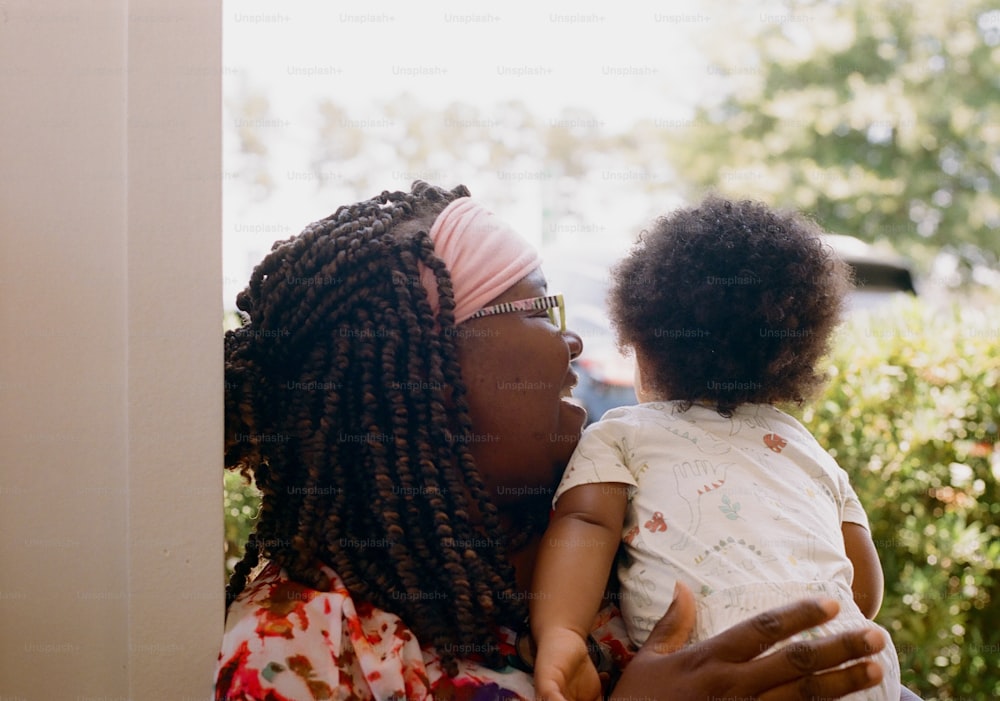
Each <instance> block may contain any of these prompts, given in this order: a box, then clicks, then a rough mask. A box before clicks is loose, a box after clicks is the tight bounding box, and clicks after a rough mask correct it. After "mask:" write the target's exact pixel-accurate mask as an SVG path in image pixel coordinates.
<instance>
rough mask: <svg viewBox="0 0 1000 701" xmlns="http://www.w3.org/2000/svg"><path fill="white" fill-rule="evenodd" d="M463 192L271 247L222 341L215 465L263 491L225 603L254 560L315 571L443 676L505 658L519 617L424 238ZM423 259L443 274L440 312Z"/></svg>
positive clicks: (330, 224) (308, 576) (445, 300)
mask: <svg viewBox="0 0 1000 701" xmlns="http://www.w3.org/2000/svg"><path fill="white" fill-rule="evenodd" d="M468 194H469V192H468V190H467V189H466V188H465V187H464V186H459V187H457V188H455V189H453V190H451V191H446V190H443V189H440V188H437V187H432V186H430V185H427V184H426V183H423V182H420V181H417V182H416V183H414V184H413V187H412V188H411V192H409V193H403V192H393V193H389V192H383V193H382V194H381V195H380V196H378V197H376V198H373V199H371V200H367V201H365V202H360V203H358V204H354V205H350V206H345V207H341V208H340V209H338V210H337V211H336V212H335V213H334V214H333V215H331V216H330V217H327V218H326V219H323V220H321V221H319V222H316V223H314V224H311V225H309V226H308V227H306V228H305V230H304V231H303V232H302V233H301V234H300V235H299V236H297V237H293V238H291V239H289V240H287V241H279V242H278V243H276V244H275V245H274V247H273V248H272V250H271V253H270V254H269V255H268V256H267V257H266V258H265V259H264V260H263V261H262V262H261V263H260V265H258V266H257V268H256V269H255V270H254V272H253V275H252V276H251V278H250V283H249V286H248V287H247V288H246V289H245V290H244V291H243V292H242V293H240V295H239V296H238V298H237V306H238V307H239V309H240V310H241V315H242V317H243V326H242V327H241V328H239V329H236V330H234V331H229V332H227V334H226V338H225V354H226V365H225V373H226V447H225V460H226V467H228V468H232V469H239V470H240V471H241V472H243V474H244V475H245V476H248V477H249V476H250V475H251V473H252V475H253V478H254V479H255V481H256V484H257V487H258V489H260V491H261V494H262V504H261V510H260V515H259V517H258V521H257V524H256V527H255V530H254V532H253V534H251V536H250V538H249V541H248V542H247V544H246V554H245V556H244V557H243V559H242V560H241V561H240V562H239V563H238V564H237V565H236V568H235V571H234V573H233V576H232V578H231V580H230V583H229V586H228V588H227V591H226V600H227V605H228V603H229V602H231V601H232V600H233V599H234V598H235V597H236V596H237V595H238V594H239V593H240V592H241V591H242V590H243V589H244V588H245V586H246V583H247V578H248V576H249V574H250V572H251V570H253V568H254V567H255V566H256V565H257V564H258V563H259V562H260V560H261V559H262V558H266V559H267V560H269V561H271V562H274V563H276V564H278V565H280V566H281V567H283V568H284V569H285V571H286V572H287V573H288V575H289V576H290V577H292V578H293V579H295V580H298V581H301V582H303V583H305V584H307V585H309V586H311V587H313V588H316V589H320V590H325V589H327V588H329V585H330V581H329V578H328V577H327V576H326V575H325V574H324V572H323V570H322V568H321V567H320V564H321V563H323V564H327V565H329V566H330V567H332V568H333V569H334V570H335V571H336V572H337V574H338V575H339V576H340V577H341V578H342V579H343V581H344V584H345V586H346V587H347V589H348V591H349V592H350V593H351V595H352V596H354V597H356V598H357V599H359V600H362V601H367V602H370V603H371V604H372V605H374V606H376V607H378V608H381V609H384V610H387V611H391V612H393V613H395V614H397V615H399V616H400V617H401V618H402V619H403V621H404V622H405V623H406V624H407V625H408V626H409V627H410V628H411V629H413V631H414V632H415V633H416V634H417V636H418V637H419V638H420V639H421V640H422V641H424V642H429V643H431V644H433V645H434V646H435V647H436V648H437V650H438V652H439V654H440V655H441V661H442V665H443V667H444V669H445V671H446V672H447V673H448V674H449V675H451V676H454V675H455V674H456V673H457V664H456V659H457V657H459V656H461V655H456V654H455V651H456V650H473V651H476V652H477V653H482V656H483V658H484V661H485V662H486V663H487V664H492V665H495V666H499V665H501V664H502V660H501V659H500V655H499V652H498V650H497V647H496V637H495V628H496V626H497V625H508V626H511V625H515V624H516V623H518V622H520V621H521V620H523V619H524V617H525V615H526V613H527V611H526V607H525V605H524V602H523V600H522V598H521V597H519V596H517V595H515V592H514V590H513V586H514V581H515V580H514V572H513V568H512V566H511V565H510V562H509V560H508V557H507V549H508V548H509V547H511V546H512V545H514V544H512V543H509V542H508V543H506V544H503V543H502V542H501V540H502V539H500V538H497V537H496V534H498V533H500V532H501V531H500V526H499V520H498V517H497V509H496V507H495V506H494V504H493V503H492V502H491V501H490V499H489V497H488V496H487V492H486V490H485V488H484V486H483V482H482V479H481V478H480V476H479V473H478V471H477V470H476V466H475V463H474V461H473V457H472V455H471V453H470V452H469V449H468V445H469V438H470V437H471V435H472V424H471V420H470V418H469V413H468V405H467V403H466V400H465V385H464V383H463V382H462V378H461V371H460V368H459V364H458V361H457V353H456V346H455V339H456V335H455V333H454V326H455V325H454V313H453V312H454V308H455V302H454V297H453V293H452V285H451V277H450V275H449V273H448V271H447V270H446V269H445V266H444V263H443V262H442V261H441V260H440V259H439V258H437V257H436V256H435V255H434V249H433V245H432V242H431V240H430V238H429V237H428V235H427V233H426V230H427V229H429V227H430V224H429V223H427V222H432V221H433V218H434V217H435V216H436V215H437V214H438V213H440V211H441V210H443V209H444V207H445V206H447V204H448V203H449V202H451V201H452V200H454V199H456V198H458V197H465V196H468ZM421 218H424V223H426V226H423V227H419V226H418V225H419V224H420V223H421V222H420V220H421ZM415 227H417V228H419V229H420V230H418V231H408V229H414V228H415ZM418 263H422V264H423V265H424V266H426V267H427V268H429V269H430V270H431V271H432V272H433V273H434V276H435V278H436V280H437V285H438V291H439V295H440V312H439V314H438V316H437V318H435V316H434V314H433V312H432V310H431V307H430V305H429V303H428V302H427V296H426V292H425V291H424V288H423V286H422V285H421V284H420V269H419V267H418ZM470 513H476V514H479V518H480V520H481V528H482V529H483V530H478V529H477V528H476V527H474V525H473V522H472V519H471V518H470ZM484 531H485V533H488V534H490V536H489V537H484Z"/></svg>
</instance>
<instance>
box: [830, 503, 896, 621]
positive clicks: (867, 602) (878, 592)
mask: <svg viewBox="0 0 1000 701" xmlns="http://www.w3.org/2000/svg"><path fill="white" fill-rule="evenodd" d="M841 530H842V531H843V533H844V549H845V550H846V551H847V557H848V558H849V559H850V561H851V564H852V565H854V581H852V582H851V590H852V591H853V592H854V603H856V604H857V605H858V608H860V609H861V613H863V614H864V615H865V616H866V617H867V618H875V614H877V613H878V610H879V609H880V608H881V607H882V595H883V592H884V589H885V580H884V578H883V575H882V563H880V562H879V559H878V552H877V551H876V550H875V543H873V542H872V536H871V533H869V532H868V529H867V528H865V527H864V526H861V525H858V524H857V523H849V522H847V521H845V522H844V523H843V524H842V525H841Z"/></svg>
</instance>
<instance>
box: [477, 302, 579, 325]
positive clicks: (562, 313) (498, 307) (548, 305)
mask: <svg viewBox="0 0 1000 701" xmlns="http://www.w3.org/2000/svg"><path fill="white" fill-rule="evenodd" d="M557 309H558V310H559V321H558V323H557V322H556V310H557ZM542 310H545V311H547V312H548V313H549V321H551V322H552V325H553V326H558V327H559V333H566V302H565V301H564V300H563V296H562V294H556V295H545V296H544V297H530V298H528V299H519V300H516V301H514V302H501V303H500V304H494V305H493V306H492V307H483V308H482V309H480V310H479V311H478V312H476V313H475V314H473V315H472V316H470V317H469V320H470V321H471V320H472V319H480V318H482V317H484V316H493V315H495V314H509V313H510V312H536V311H542Z"/></svg>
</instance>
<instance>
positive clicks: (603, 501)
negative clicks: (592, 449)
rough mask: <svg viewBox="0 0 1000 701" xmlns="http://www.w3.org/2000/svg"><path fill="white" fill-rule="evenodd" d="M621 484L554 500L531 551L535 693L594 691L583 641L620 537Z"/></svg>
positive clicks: (590, 487) (558, 695) (556, 695)
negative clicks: (536, 547)
mask: <svg viewBox="0 0 1000 701" xmlns="http://www.w3.org/2000/svg"><path fill="white" fill-rule="evenodd" d="M628 489H629V487H628V486H627V485H624V484H618V483H599V484H583V485H579V486H576V487H573V488H572V489H570V490H568V491H567V492H566V493H565V494H563V495H562V496H561V497H560V498H559V501H557V502H556V509H555V514H554V515H553V517H552V521H551V522H550V524H549V527H548V530H546V532H545V536H544V537H543V538H542V543H541V546H540V547H539V550H538V559H537V561H536V564H535V574H534V580H533V586H532V589H533V592H532V595H531V601H530V604H531V631H532V636H533V637H534V639H535V641H536V643H537V645H538V655H537V658H536V660H535V685H536V687H537V689H538V693H539V695H540V696H541V697H542V698H548V699H562V698H585V697H588V696H592V695H594V694H596V693H600V683H599V681H598V678H597V671H596V670H595V669H594V668H593V665H592V664H591V662H590V658H589V656H588V654H587V645H586V642H587V636H589V635H590V631H591V629H592V627H593V623H594V617H595V616H596V615H597V611H598V609H599V608H600V605H601V599H602V598H603V596H604V589H605V585H606V584H607V581H608V573H609V572H610V571H611V566H612V564H613V562H614V558H615V553H616V552H617V551H618V544H619V542H620V541H621V532H622V522H623V520H624V518H625V507H626V503H627V501H628V500H627V494H628V491H627V490H628Z"/></svg>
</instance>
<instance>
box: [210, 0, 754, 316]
mask: <svg viewBox="0 0 1000 701" xmlns="http://www.w3.org/2000/svg"><path fill="white" fill-rule="evenodd" d="M430 5H431V6H430V7H429V4H428V3H412V2H401V1H391V2H364V3H362V2H340V1H333V2H318V1H313V2H307V1H303V0H283V1H281V2H277V1H270V2H268V1H265V0H228V1H227V2H225V3H224V9H223V66H224V69H223V71H224V72H223V78H224V81H223V82H224V85H223V91H224V95H225V96H226V97H232V96H234V95H236V94H238V93H239V92H240V91H241V90H250V91H253V92H263V93H264V94H266V95H267V96H268V98H269V102H270V108H271V117H273V118H274V119H278V120H285V121H287V122H288V123H289V125H290V126H289V127H287V128H285V129H282V130H281V133H280V134H278V133H275V134H273V135H271V136H273V137H274V138H275V145H274V146H273V148H271V153H270V155H269V158H270V159H271V162H270V164H269V167H270V168H271V169H272V170H273V171H274V172H276V173H279V174H284V173H287V172H292V171H296V170H298V171H299V172H301V170H302V169H305V168H307V166H308V163H309V156H310V154H309V152H308V149H309V144H310V143H311V138H312V130H313V129H314V128H315V124H316V116H315V105H316V104H317V103H318V102H319V101H320V100H322V99H332V100H334V101H335V102H337V103H338V104H340V105H343V106H345V107H346V108H347V110H348V112H349V114H350V117H351V118H352V119H365V118H369V117H378V116H379V114H378V113H377V112H376V111H375V109H374V101H375V100H377V99H385V98H390V97H394V96H397V95H399V94H401V93H404V92H408V93H410V94H411V95H413V96H414V97H416V98H417V99H418V100H419V101H420V102H421V103H422V104H423V105H424V106H426V107H428V108H432V109H433V108H440V107H444V106H446V105H447V104H449V103H451V102H454V101H461V102H464V103H469V104H473V105H476V106H479V107H480V108H481V109H488V108H489V107H490V106H492V105H495V104H497V103H498V102H501V101H504V100H508V99H512V98H513V99H520V100H522V101H524V102H525V103H526V104H527V105H528V106H529V107H530V108H531V110H532V111H533V112H534V113H535V114H536V116H537V117H538V118H539V119H541V120H547V119H554V118H557V117H559V116H560V113H561V112H562V110H563V109H564V108H566V107H583V108H586V109H587V110H589V111H590V112H591V113H592V114H593V115H594V117H595V118H596V119H598V120H600V121H601V122H603V123H604V127H605V128H606V129H610V130H618V129H620V128H622V127H624V126H626V125H629V124H631V123H633V122H635V121H636V120H638V119H642V118H644V117H645V118H649V119H654V120H655V119H659V120H678V121H681V120H685V119H686V118H687V117H688V116H689V114H690V111H691V108H692V106H693V105H694V104H695V102H696V101H697V100H699V99H704V98H705V97H706V95H707V94H709V93H710V92H711V91H712V87H711V86H712V84H713V79H714V80H716V81H717V79H718V76H713V75H712V73H713V72H712V69H711V67H710V66H709V63H708V60H707V59H706V58H705V57H703V56H701V55H700V54H699V53H698V52H697V51H696V50H695V49H694V48H693V43H692V38H693V37H695V36H697V35H701V36H704V37H708V38H709V40H711V41H719V42H725V37H726V36H727V33H728V32H729V31H732V27H733V22H734V17H733V15H734V14H735V11H731V10H727V12H726V13H725V14H726V16H725V17H713V11H712V10H711V9H709V4H708V2H707V0H706V1H702V0H683V1H680V0H676V1H671V2H664V3H656V5H659V6H661V7H659V8H657V7H655V6H652V7H651V6H650V5H645V6H644V7H643V6H640V5H639V3H634V4H632V3H606V2H594V1H593V0H587V1H585V2H578V3H572V4H571V3H569V2H559V3H523V4H522V3H518V4H516V5H515V4H514V3H511V4H508V5H504V4H499V3H498V4H495V5H494V4H492V3H491V4H487V3H475V4H471V3H457V2H448V3H438V4H430ZM470 6H471V8H474V9H470ZM767 6H770V3H760V2H758V3H754V4H752V5H750V6H744V7H743V10H742V13H743V18H742V19H741V20H740V21H743V22H745V23H754V22H763V21H767V20H766V17H765V14H764V13H763V12H761V10H760V8H763V7H767ZM480 7H482V8H484V9H478V8H480ZM486 7H490V8H491V9H485V8H486ZM718 7H719V6H718V5H714V8H715V11H716V12H718ZM716 37H718V39H716ZM232 121H233V120H232V118H231V116H230V117H229V118H228V119H227V122H226V124H224V129H225V139H226V142H225V143H226V146H225V153H226V158H227V164H226V169H227V170H228V171H229V172H227V177H226V178H225V180H224V182H225V185H226V189H225V190H224V195H225V196H224V231H225V239H224V242H225V243H224V248H225V271H224V272H225V300H226V306H227V308H231V307H232V306H233V302H232V301H231V300H233V299H234V298H235V295H236V293H237V292H238V291H239V290H240V289H242V288H243V286H244V285H245V284H246V282H247V279H248V277H249V274H250V271H251V270H252V266H253V265H254V264H256V263H257V262H259V260H260V259H261V257H262V256H263V255H264V254H265V253H266V252H267V250H269V248H270V244H271V243H272V242H273V241H274V240H275V239H277V238H287V237H288V236H290V235H292V234H294V233H297V232H298V231H299V230H300V229H301V227H302V226H303V225H304V224H306V223H308V222H310V221H313V220H315V219H318V218H320V217H322V216H326V215H327V214H329V212H330V202H329V201H326V200H328V199H329V198H328V197H323V198H321V197H319V196H317V194H316V191H315V189H314V188H309V187H305V186H303V185H302V184H301V183H298V184H295V183H293V184H289V183H288V182H287V180H288V178H280V179H279V180H282V181H284V182H280V183H278V184H279V185H281V186H282V187H280V188H278V189H277V190H276V192H275V193H274V194H273V195H272V196H271V197H270V198H269V199H268V200H267V201H265V202H262V203H255V202H252V201H251V200H250V198H249V197H248V196H247V193H246V191H245V189H244V188H243V186H242V185H241V183H240V182H239V180H238V178H234V177H232V171H231V170H230V169H231V168H234V167H235V166H233V165H232V161H230V160H229V159H230V158H231V157H232V154H233V153H235V143H236V138H235V130H234V128H233V124H232ZM405 184H406V183H386V184H385V187H388V188H391V187H397V186H405ZM468 184H469V185H470V187H472V188H473V191H474V192H475V191H477V190H476V188H477V184H476V183H473V182H469V183H468ZM295 185H298V187H296V186H295ZM479 191H482V188H481V187H480V188H479ZM321 200H322V201H321ZM337 204H344V203H343V202H337ZM616 204H617V203H616ZM622 204H623V205H626V204H627V203H622ZM532 207H534V208H535V209H537V204H535V203H528V202H526V203H524V208H525V209H531V208H532ZM502 214H503V215H504V216H505V218H508V219H509V220H510V221H511V222H512V223H513V224H515V226H517V225H518V224H519V221H518V217H519V216H525V215H523V214H520V213H518V212H517V211H515V212H506V211H505V212H503V213H502ZM536 216H537V214H536ZM277 227H287V228H282V229H280V230H279V231H277V232H275V231H274V229H275V228H277ZM254 229H267V231H263V232H259V233H254V231H253V230H254Z"/></svg>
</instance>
